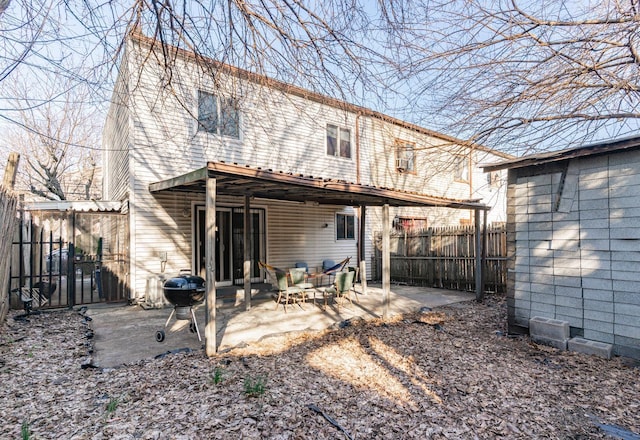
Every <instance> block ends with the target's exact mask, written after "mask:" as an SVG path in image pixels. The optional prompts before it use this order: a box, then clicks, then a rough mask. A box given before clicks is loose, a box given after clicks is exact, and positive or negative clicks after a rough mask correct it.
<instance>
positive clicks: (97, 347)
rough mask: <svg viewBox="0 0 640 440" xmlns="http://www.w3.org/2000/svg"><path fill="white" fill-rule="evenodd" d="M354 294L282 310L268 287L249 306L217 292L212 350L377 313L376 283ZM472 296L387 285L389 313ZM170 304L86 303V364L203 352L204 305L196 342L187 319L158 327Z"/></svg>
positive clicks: (379, 308) (379, 307) (379, 300)
mask: <svg viewBox="0 0 640 440" xmlns="http://www.w3.org/2000/svg"><path fill="white" fill-rule="evenodd" d="M356 289H357V290H358V289H359V286H357V287H356ZM358 291H359V290H358ZM238 293H241V292H238ZM238 296H239V297H241V296H242V295H238ZM352 296H353V295H352ZM356 297H357V301H356V299H355V298H354V300H353V305H350V304H348V303H347V305H346V306H340V307H338V305H337V304H335V303H330V304H329V305H328V306H327V307H326V308H325V307H324V300H323V297H322V294H321V293H317V294H316V297H315V304H314V299H313V296H311V297H310V298H309V299H308V300H307V303H306V304H304V305H303V307H300V306H298V305H293V306H288V307H287V312H285V311H284V309H283V306H282V305H278V307H277V308H276V303H275V301H274V300H273V298H272V293H271V292H266V291H260V290H257V291H256V293H255V296H254V297H253V298H252V307H251V309H250V310H249V311H245V310H244V304H238V301H237V300H235V295H226V296H222V295H221V298H219V299H218V302H217V304H218V308H217V319H216V321H217V328H216V330H217V343H218V350H219V351H225V350H228V349H231V348H233V347H238V346H242V345H245V344H251V343H255V342H257V341H259V340H260V339H262V338H264V337H268V336H273V335H277V334H283V333H291V332H301V331H319V330H324V329H327V328H329V327H331V326H333V325H334V324H336V323H339V322H342V321H345V320H348V319H352V318H356V317H361V318H363V319H374V318H379V317H382V314H383V303H382V288H381V287H380V286H379V285H369V286H368V287H367V294H366V295H362V294H358V295H356ZM474 298H475V295H474V294H472V293H468V292H458V291H451V290H444V289H433V288H427V287H413V286H395V285H394V286H392V287H391V294H390V301H389V317H391V316H394V315H398V314H404V313H411V312H415V311H418V310H420V309H421V308H422V307H430V308H434V307H439V306H443V305H447V304H452V303H456V302H462V301H469V300H473V299H474ZM172 310H173V308H172V307H165V308H163V309H151V310H145V309H143V308H142V307H140V306H131V305H105V304H96V305H90V306H89V307H88V310H87V312H86V316H89V317H90V318H91V323H90V324H91V328H92V330H93V332H94V337H93V354H92V359H91V365H92V366H95V367H99V368H114V367H118V366H120V365H123V364H127V363H132V362H136V361H139V360H143V359H152V358H154V357H156V356H159V355H163V354H165V353H167V352H171V351H175V350H182V349H184V350H193V351H202V352H203V353H204V327H205V325H204V324H205V307H204V305H203V304H201V305H198V306H195V307H194V310H195V312H196V319H197V321H198V326H199V329H200V333H201V334H202V338H203V341H202V342H200V341H199V340H198V337H197V335H196V334H195V333H191V332H190V331H189V323H190V321H188V320H176V319H175V318H172V319H171V321H170V322H169V325H168V327H167V328H166V329H164V326H165V322H166V321H167V318H169V316H170V314H171V311H172ZM161 329H164V330H165V334H166V337H165V340H164V341H163V342H161V343H158V342H156V339H155V334H156V331H157V330H161Z"/></svg>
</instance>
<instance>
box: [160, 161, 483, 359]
mask: <svg viewBox="0 0 640 440" xmlns="http://www.w3.org/2000/svg"><path fill="white" fill-rule="evenodd" d="M149 191H150V192H152V193H158V192H164V191H177V192H180V191H185V192H202V193H204V194H205V200H206V213H207V215H206V219H207V220H206V230H207V237H206V258H207V262H206V267H207V268H206V280H207V293H206V296H205V301H206V308H207V312H206V317H207V323H206V327H205V332H204V333H205V351H206V353H207V355H209V356H212V355H214V354H215V353H216V350H217V344H216V322H215V321H216V319H215V317H216V310H215V304H216V289H215V283H213V282H211V281H210V280H214V279H215V273H214V269H213V268H214V267H215V246H214V242H215V237H214V233H213V231H215V217H216V216H215V211H216V195H217V194H222V195H229V196H237V197H244V206H245V209H244V213H245V215H244V222H245V228H244V231H245V239H244V245H245V249H244V256H245V258H244V260H245V263H244V280H245V283H244V288H245V308H246V309H247V310H248V309H249V308H250V307H251V282H250V276H249V274H250V264H251V263H250V249H249V243H250V239H249V208H250V199H251V197H256V198H264V199H277V200H289V201H297V202H315V203H318V204H325V205H326V204H328V205H343V206H359V207H361V208H363V209H362V211H361V215H360V222H361V224H360V228H359V230H360V239H359V242H360V243H362V244H364V213H365V210H364V208H365V207H366V206H381V207H382V216H383V231H382V290H383V302H384V304H385V307H384V310H385V312H384V315H383V318H385V319H386V318H387V316H386V311H387V310H388V301H389V296H390V295H389V292H390V290H391V288H390V286H391V282H390V270H389V267H390V259H391V257H390V255H391V254H390V246H389V223H390V222H389V206H413V207H416V206H421V207H425V206H426V207H443V208H454V209H472V210H474V211H475V213H476V215H475V219H476V228H477V229H476V230H478V231H479V230H480V215H479V213H480V211H484V212H485V213H486V211H487V210H488V209H489V207H487V206H486V205H484V204H482V203H480V202H479V201H478V200H456V199H448V198H444V197H436V196H430V195H426V194H420V193H415V192H408V191H401V190H396V189H389V188H382V187H375V186H370V185H363V184H360V183H351V182H346V181H343V180H334V179H325V178H322V177H314V176H305V175H302V174H294V173H286V172H281V171H273V170H271V169H262V168H258V167H250V166H244V165H238V164H227V163H224V162H208V163H207V166H206V167H203V168H199V169H197V170H194V171H191V172H189V173H186V174H183V175H181V176H177V177H173V178H170V179H166V180H162V181H159V182H155V183H152V184H150V185H149ZM485 217H486V216H485ZM481 249H482V241H481V238H480V234H476V297H477V298H478V299H480V298H481V297H482V284H481V280H482V265H481V257H480V255H481ZM363 256H364V251H363V246H362V245H361V246H360V252H359V262H360V266H361V267H360V269H361V273H366V266H365V262H364V259H363ZM363 287H364V286H363Z"/></svg>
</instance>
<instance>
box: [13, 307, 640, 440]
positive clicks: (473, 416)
mask: <svg viewBox="0 0 640 440" xmlns="http://www.w3.org/2000/svg"><path fill="white" fill-rule="evenodd" d="M505 323H506V312H505V304H504V300H503V299H502V298H498V297H489V298H487V299H486V300H485V302H484V303H481V304H478V303H475V302H469V303H462V304H458V305H455V306H449V307H442V308H438V309H437V310H435V311H432V312H427V313H418V314H415V315H409V316H403V317H396V318H395V319H393V320H390V321H387V322H382V321H371V322H354V323H350V324H351V325H345V326H342V327H343V328H340V329H336V330H330V331H326V332H320V333H307V334H303V335H283V336H280V337H271V338H267V339H265V340H263V341H261V342H260V343H259V344H254V345H251V346H249V347H246V348H244V349H241V350H240V349H238V350H234V351H232V352H228V353H223V354H220V355H218V356H217V357H214V358H210V359H209V358H206V357H205V356H204V354H203V353H201V352H200V353H186V354H185V353H182V354H175V355H170V356H166V357H163V358H161V359H155V360H148V361H142V362H138V363H136V364H132V365H126V366H123V367H121V368H118V369H110V370H98V369H82V368H81V367H80V366H81V364H82V361H83V359H84V358H85V357H86V356H87V348H88V342H89V340H88V339H87V325H86V322H84V321H83V318H82V316H80V315H79V314H78V313H77V312H73V311H62V312H51V313H43V314H41V315H36V316H31V317H29V319H28V321H20V320H15V319H13V317H12V316H10V317H9V319H8V321H7V322H6V323H5V324H3V326H2V327H1V328H0V383H2V389H1V391H0V393H1V394H0V396H1V400H0V401H1V402H2V403H1V405H0V414H2V424H1V425H0V438H20V434H21V429H24V428H26V429H28V430H29V431H30V433H31V434H32V435H31V438H34V439H58V438H65V439H201V438H202V439H204V438H206V439H228V438H247V439H259V438H260V439H263V438H268V439H307V438H314V439H336V438H353V439H369V438H371V439H412V438H419V439H424V438H433V439H445V438H455V439H459V438H462V439H466V438H469V439H473V438H481V439H484V438H509V439H511V438H513V439H531V438H552V439H586V438H611V437H608V436H607V434H606V432H605V431H606V430H607V429H608V428H611V429H615V428H616V427H619V428H621V429H624V430H626V431H625V432H626V433H627V434H628V435H633V433H635V434H636V435H638V434H639V433H640V383H639V381H638V373H639V372H640V370H639V369H638V367H637V364H634V363H633V362H630V361H628V360H625V359H621V358H615V359H613V360H609V361H607V360H604V359H600V358H596V357H591V356H586V355H581V354H576V353H570V352H561V351H558V350H555V349H551V348H548V347H542V346H538V345H535V344H532V343H530V342H529V340H528V338H526V337H510V336H505ZM598 424H602V426H601V427H599V426H598ZM341 429H343V430H341ZM629 438H633V437H629Z"/></svg>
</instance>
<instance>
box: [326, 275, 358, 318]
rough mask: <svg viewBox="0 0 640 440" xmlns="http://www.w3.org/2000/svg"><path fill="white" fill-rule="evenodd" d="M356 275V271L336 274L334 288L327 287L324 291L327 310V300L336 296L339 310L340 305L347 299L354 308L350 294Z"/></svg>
mask: <svg viewBox="0 0 640 440" xmlns="http://www.w3.org/2000/svg"><path fill="white" fill-rule="evenodd" d="M355 274H356V273H355V271H344V272H338V273H336V275H335V281H334V284H333V286H331V287H327V288H326V289H325V290H324V307H325V308H326V307H327V302H328V301H327V300H328V298H329V296H335V298H336V304H337V305H338V309H339V308H340V303H341V302H344V301H346V300H347V299H348V300H349V302H350V303H351V305H352V306H353V301H352V300H351V294H350V293H351V288H352V287H353V279H354V277H355Z"/></svg>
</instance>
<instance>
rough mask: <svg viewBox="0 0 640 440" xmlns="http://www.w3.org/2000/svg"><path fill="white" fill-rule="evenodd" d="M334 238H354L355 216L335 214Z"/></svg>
mask: <svg viewBox="0 0 640 440" xmlns="http://www.w3.org/2000/svg"><path fill="white" fill-rule="evenodd" d="M336 238H337V239H338V240H355V238H356V217H355V216H354V215H353V214H336Z"/></svg>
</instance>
